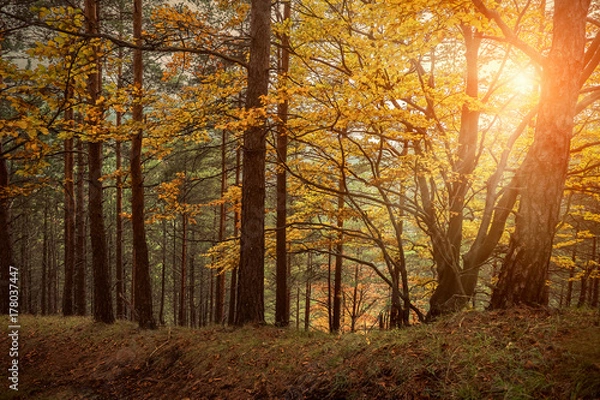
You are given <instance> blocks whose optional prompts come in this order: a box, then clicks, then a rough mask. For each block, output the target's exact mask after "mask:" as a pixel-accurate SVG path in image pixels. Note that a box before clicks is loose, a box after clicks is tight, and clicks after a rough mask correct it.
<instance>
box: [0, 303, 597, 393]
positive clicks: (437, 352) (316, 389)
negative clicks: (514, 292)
mask: <svg viewBox="0 0 600 400" xmlns="http://www.w3.org/2000/svg"><path fill="white" fill-rule="evenodd" d="M0 321H1V322H0V323H2V324H3V325H4V326H5V327H7V326H8V320H7V318H6V317H2V318H0ZM599 322H600V315H599V314H598V311H597V310H596V311H589V310H588V311H572V310H570V311H532V310H511V311H504V312H475V311H468V312H463V313H459V314H456V315H453V316H450V317H446V318H444V319H442V320H440V321H438V322H436V323H433V324H428V325H419V326H414V327H411V328H408V329H403V330H397V331H373V332H370V333H368V334H343V335H329V334H326V333H321V332H298V331H296V330H294V329H278V328H274V327H269V326H266V327H259V328H256V327H245V328H239V329H231V328H226V327H212V328H204V329H196V330H194V329H186V328H179V327H173V328H168V327H166V328H161V329H159V330H156V331H140V330H139V329H138V328H137V326H136V325H135V324H132V323H130V322H124V321H121V322H118V323H116V324H114V325H104V324H98V323H93V322H92V321H91V319H89V318H75V317H73V318H71V317H69V318H63V317H56V316H55V317H33V316H20V317H19V323H20V325H21V328H20V331H19V339H18V342H19V347H20V349H19V355H18V362H19V363H18V365H19V385H18V388H19V391H18V392H15V391H13V390H10V389H9V388H8V385H9V384H10V381H7V379H6V371H7V367H9V366H10V363H11V361H12V359H11V358H9V354H8V353H9V348H10V346H11V342H10V341H9V339H10V338H9V337H8V336H7V335H6V334H4V335H2V337H0V349H1V352H0V365H1V366H2V370H3V371H5V372H4V374H3V376H5V378H3V382H2V387H1V388H0V398H2V399H28V400H29V399H48V400H59V399H69V400H71V399H101V400H104V399H119V400H125V399H135V400H137V399H190V400H191V399H233V400H243V399H290V400H292V399H315V400H316V399H319V400H321V399H532V398H534V399H600V326H599Z"/></svg>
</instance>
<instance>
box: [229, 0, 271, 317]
mask: <svg viewBox="0 0 600 400" xmlns="http://www.w3.org/2000/svg"><path fill="white" fill-rule="evenodd" d="M270 10H271V2H270V1H269V0H253V1H252V5H251V11H250V37H251V39H250V62H249V64H248V90H247V92H246V109H247V110H249V111H252V110H255V109H258V108H260V107H261V106H262V102H261V97H262V96H266V95H267V93H268V86H269V53H270V47H271V46H270V43H271V42H270V41H271V12H270ZM266 135H267V128H266V125H265V121H261V122H260V123H257V124H255V125H254V126H251V127H250V128H248V129H247V130H246V132H244V154H243V157H244V158H243V184H242V221H241V222H242V228H241V240H240V242H241V244H240V272H239V283H238V288H239V290H238V301H237V303H238V306H237V315H236V325H244V324H246V323H260V324H262V323H264V321H265V316H264V314H265V311H264V309H265V305H264V274H265V271H264V267H265V157H266Z"/></svg>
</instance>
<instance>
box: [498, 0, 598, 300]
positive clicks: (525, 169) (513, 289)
mask: <svg viewBox="0 0 600 400" xmlns="http://www.w3.org/2000/svg"><path fill="white" fill-rule="evenodd" d="M589 4H590V0H555V1H554V18H553V19H554V28H553V39H552V47H551V49H550V53H549V55H548V59H547V61H546V63H545V65H544V71H543V76H542V83H541V95H540V109H539V114H538V119H537V123H536V128H535V133H534V142H533V144H532V146H531V148H530V149H529V151H528V153H527V155H526V157H525V160H524V162H523V164H522V165H521V168H520V169H521V172H522V173H521V174H520V175H519V181H518V187H519V192H520V199H521V200H520V203H519V209H518V213H517V218H516V225H515V231H514V233H513V234H512V236H511V239H510V243H509V248H508V252H507V255H506V258H505V260H504V263H503V265H502V269H501V271H500V276H499V280H498V284H497V285H496V288H495V289H494V291H493V293H492V298H491V303H490V307H491V308H493V309H502V308H508V307H512V306H515V305H528V306H541V305H546V304H547V300H548V287H547V283H546V280H547V278H548V265H549V260H550V255H551V253H552V241H553V238H554V233H555V230H556V224H557V222H558V218H559V213H560V205H561V201H562V195H563V190H564V183H565V179H566V173H567V168H568V164H569V150H570V140H571V135H572V131H573V119H574V117H575V115H576V103H577V98H578V95H579V89H580V76H581V73H582V68H583V59H584V45H585V25H586V16H587V12H588V7H589Z"/></svg>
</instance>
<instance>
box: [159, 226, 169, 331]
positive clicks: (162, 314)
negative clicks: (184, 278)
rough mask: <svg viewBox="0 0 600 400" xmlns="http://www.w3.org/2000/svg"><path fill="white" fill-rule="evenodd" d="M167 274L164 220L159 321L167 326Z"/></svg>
mask: <svg viewBox="0 0 600 400" xmlns="http://www.w3.org/2000/svg"><path fill="white" fill-rule="evenodd" d="M166 274H167V221H166V220H163V241H162V268H161V279H160V312H159V313H158V320H159V322H160V324H161V325H164V324H165V289H166V287H165V286H166V280H167V279H166V278H167V277H166Z"/></svg>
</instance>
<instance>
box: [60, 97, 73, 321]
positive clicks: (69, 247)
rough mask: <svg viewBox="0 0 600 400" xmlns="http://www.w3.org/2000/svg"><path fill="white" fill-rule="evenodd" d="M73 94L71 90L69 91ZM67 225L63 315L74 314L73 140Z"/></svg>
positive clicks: (68, 155) (68, 146) (68, 147)
mask: <svg viewBox="0 0 600 400" xmlns="http://www.w3.org/2000/svg"><path fill="white" fill-rule="evenodd" d="M67 93H68V94H69V97H70V94H71V88H68V89H67ZM72 121H73V109H72V108H69V109H67V110H66V111H65V122H67V123H70V122H72ZM64 148H65V158H64V162H65V222H64V223H65V225H64V231H65V236H64V240H65V242H64V262H65V285H64V291H63V304H62V309H63V315H65V316H67V315H73V314H74V304H73V289H74V284H73V273H74V270H75V184H74V179H73V167H74V165H73V164H74V163H73V161H74V159H73V138H68V139H66V140H65V145H64Z"/></svg>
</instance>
